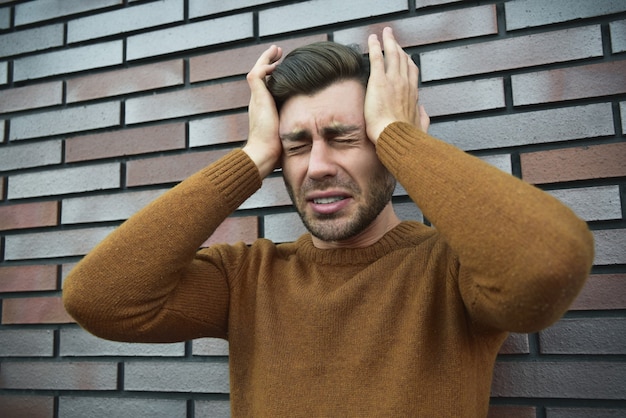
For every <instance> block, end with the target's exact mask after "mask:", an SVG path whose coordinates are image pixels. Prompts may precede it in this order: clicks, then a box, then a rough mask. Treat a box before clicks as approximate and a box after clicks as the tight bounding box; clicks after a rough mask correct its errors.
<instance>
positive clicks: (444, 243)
mask: <svg viewBox="0 0 626 418" xmlns="http://www.w3.org/2000/svg"><path fill="white" fill-rule="evenodd" d="M368 44H369V53H370V54H369V63H370V67H371V70H370V74H369V76H368V75H367V68H365V67H366V66H364V65H363V62H362V59H361V57H360V56H359V55H358V54H355V53H353V52H351V50H350V49H349V48H345V47H341V46H338V45H335V44H332V43H322V44H316V45H312V46H309V47H304V48H301V49H299V50H296V51H295V52H294V53H292V54H290V55H289V56H287V57H286V58H285V60H284V61H283V63H281V64H280V65H277V61H278V60H279V59H280V58H281V55H282V51H281V49H280V48H278V47H276V46H272V47H270V48H269V49H268V50H267V51H265V52H264V53H263V54H262V55H261V57H260V58H259V60H258V61H257V63H256V64H255V66H254V67H253V68H252V70H251V71H250V73H249V74H248V82H249V85H250V89H251V100H250V108H249V114H250V134H249V140H248V142H247V144H246V145H245V146H244V147H243V149H242V150H235V151H233V152H232V153H230V154H228V155H227V156H226V157H224V158H222V159H221V160H219V161H218V162H216V163H214V164H212V165H210V166H208V167H207V168H205V169H203V170H202V171H200V172H199V173H197V174H195V175H193V176H191V177H190V178H189V179H187V180H185V181H184V182H182V183H181V184H180V185H178V186H177V187H175V188H173V189H172V190H171V191H169V192H168V193H166V194H165V195H164V196H162V197H160V198H159V199H157V200H156V201H155V202H153V203H152V204H151V205H149V206H148V207H147V208H145V209H143V210H142V211H140V212H139V213H138V214H136V215H135V216H133V217H132V218H131V219H129V220H128V221H127V222H125V223H124V224H123V225H122V226H121V227H120V228H118V229H117V230H116V231H115V232H113V233H112V234H111V235H110V236H109V237H108V238H107V239H105V240H104V242H103V243H101V244H100V245H99V246H98V247H97V248H95V249H94V250H93V251H92V252H91V253H90V254H89V255H88V256H87V257H85V259H84V260H83V261H82V262H81V263H79V265H77V266H76V267H75V268H74V269H73V271H72V273H71V274H70V276H69V277H68V278H67V280H66V283H65V289H64V301H65V304H66V307H67V310H68V312H70V313H71V314H72V315H73V316H74V317H75V318H76V320H77V321H78V323H79V324H81V325H82V326H83V327H85V328H86V329H87V330H89V331H91V332H93V333H94V334H96V335H99V336H101V337H103V338H109V339H113V340H121V341H143V342H167V341H180V340H188V339H191V338H197V337H205V336H213V337H221V338H227V339H228V340H229V342H230V345H229V346H230V368H231V372H230V376H231V380H230V382H231V403H232V406H231V410H232V414H233V416H246V417H247V416H254V417H262V416H268V417H284V416H289V417H318V416H355V417H356V416H358V417H362V416H394V417H396V416H420V417H462V416H463V417H480V416H483V417H484V416H486V414H487V410H488V404H489V390H490V383H491V375H492V370H493V365H494V362H495V358H496V355H497V352H498V350H499V347H500V345H501V343H502V342H503V341H504V339H505V338H506V335H507V332H509V331H515V332H534V331H537V330H539V329H541V328H544V327H546V326H548V325H550V324H551V323H553V322H554V321H556V320H557V319H558V318H559V317H560V316H561V315H562V314H563V313H564V312H565V311H566V310H567V307H568V306H569V304H570V303H571V302H572V300H573V299H574V298H575V296H576V294H577V293H578V291H579V290H580V289H581V287H582V285H583V282H584V280H585V278H586V277H587V275H588V273H589V269H590V267H591V263H592V259H593V243H592V238H591V234H590V232H589V230H588V228H587V226H586V224H585V223H584V222H583V221H581V220H580V219H578V218H577V217H576V216H575V215H574V214H573V213H572V212H571V211H570V210H569V209H567V208H566V207H565V206H563V205H562V204H560V203H559V202H558V201H557V200H555V199H554V198H552V197H550V196H549V195H547V194H545V193H543V192H541V191H540V190H538V189H536V188H534V187H532V186H530V185H528V184H526V183H524V182H522V181H521V180H519V179H516V178H514V177H512V176H510V175H508V174H506V173H503V172H501V171H499V170H497V169H496V168H493V167H491V166H489V165H487V164H485V163H483V162H482V161H480V160H479V159H476V158H474V157H472V156H470V155H468V154H466V153H464V152H462V151H461V150H459V149H457V148H455V147H452V146H450V145H448V144H446V143H444V142H442V141H439V140H437V139H435V138H432V137H430V136H429V135H427V134H426V130H427V128H428V125H429V121H428V116H427V115H426V113H425V112H424V111H423V109H422V108H419V107H418V106H417V99H418V91H417V79H418V70H417V67H416V66H415V64H414V63H413V62H412V60H411V59H410V57H409V56H408V55H407V54H406V53H404V51H402V49H401V48H400V46H399V45H398V44H397V42H396V41H395V39H394V37H393V34H392V32H391V30H390V29H389V28H386V29H385V30H384V31H383V45H382V46H384V51H385V52H384V56H383V53H382V49H383V48H382V46H381V44H380V42H379V40H378V38H377V37H376V36H375V35H372V36H370V38H369V39H368ZM330 75H332V77H331V76H330ZM267 76H270V77H269V79H268V81H267V84H266V77H267ZM366 82H367V86H365V84H366ZM268 87H269V90H268ZM270 91H271V92H272V93H270ZM279 116H280V117H279ZM278 165H282V170H283V175H284V179H285V183H286V185H287V189H288V190H289V193H290V195H291V198H292V200H293V203H294V206H295V207H296V209H297V211H298V213H299V214H300V216H301V218H302V220H303V222H304V223H305V225H306V227H307V228H308V230H309V231H310V234H306V235H304V236H302V237H300V238H299V239H298V240H297V241H296V242H294V243H288V244H280V245H276V244H274V243H271V242H269V241H268V240H265V239H259V240H257V241H256V242H255V243H254V244H253V245H251V246H246V245H244V244H236V245H215V246H212V247H211V248H208V249H202V250H200V251H197V252H196V250H197V248H198V247H199V246H200V244H201V243H202V242H203V241H205V240H206V238H207V237H208V236H209V235H210V234H211V233H212V232H213V231H214V230H215V229H216V228H217V227H218V225H219V224H220V223H221V222H222V221H223V220H224V219H225V218H226V217H227V216H228V215H229V214H230V213H232V212H233V211H234V210H235V209H236V208H237V207H238V206H239V205H240V204H241V203H242V202H243V201H244V200H245V199H247V198H248V197H249V196H250V195H251V194H252V193H254V192H255V191H256V190H257V189H258V188H259V187H260V186H261V180H262V179H263V178H264V177H265V176H267V175H268V174H269V173H270V172H272V170H273V169H274V168H275V167H276V166H278ZM394 178H395V179H397V180H398V181H399V182H400V183H401V184H402V186H403V187H404V188H405V189H406V190H407V192H408V193H409V195H410V196H411V198H412V199H413V200H414V201H415V202H416V203H418V204H419V206H420V208H421V209H422V210H423V212H424V214H425V215H426V216H427V217H428V219H429V220H431V221H432V222H433V225H434V226H435V228H429V227H426V226H425V225H423V224H421V223H418V222H400V221H399V219H398V218H397V216H396V215H395V213H394V211H393V207H392V205H391V203H390V200H391V193H392V191H393V187H394V181H395V180H394Z"/></svg>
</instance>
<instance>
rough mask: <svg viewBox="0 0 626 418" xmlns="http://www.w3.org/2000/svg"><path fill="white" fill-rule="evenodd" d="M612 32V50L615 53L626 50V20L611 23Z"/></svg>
mask: <svg viewBox="0 0 626 418" xmlns="http://www.w3.org/2000/svg"><path fill="white" fill-rule="evenodd" d="M609 28H610V32H611V51H612V52H613V53H614V54H617V53H619V52H624V51H626V20H618V21H616V22H611V23H610V24H609Z"/></svg>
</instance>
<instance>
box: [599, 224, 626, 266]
mask: <svg viewBox="0 0 626 418" xmlns="http://www.w3.org/2000/svg"><path fill="white" fill-rule="evenodd" d="M593 236H594V240H595V244H596V258H595V260H594V264H595V265H611V264H626V229H604V230H597V231H593Z"/></svg>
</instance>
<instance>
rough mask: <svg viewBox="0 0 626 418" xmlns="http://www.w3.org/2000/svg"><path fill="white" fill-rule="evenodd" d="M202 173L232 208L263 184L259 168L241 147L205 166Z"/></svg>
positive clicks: (236, 206)
mask: <svg viewBox="0 0 626 418" xmlns="http://www.w3.org/2000/svg"><path fill="white" fill-rule="evenodd" d="M201 175H203V176H205V177H208V178H210V179H211V181H212V184H214V185H215V187H216V188H217V189H218V190H219V191H220V193H221V194H222V196H223V197H224V202H225V203H226V205H227V206H228V208H229V209H231V210H235V209H237V208H238V207H239V206H240V205H241V204H242V203H243V202H245V201H246V199H248V198H249V197H250V196H251V195H252V194H253V193H254V192H256V191H257V190H258V189H260V188H261V185H262V180H261V176H260V175H259V170H258V169H257V167H256V165H255V164H254V162H253V161H252V160H251V159H250V157H248V155H247V154H246V153H245V152H243V151H242V150H241V149H236V150H233V151H231V152H229V153H228V154H226V155H225V156H224V157H222V158H221V159H219V160H218V161H217V162H215V163H214V164H211V165H209V166H208V167H207V168H205V169H204V170H203V171H202V172H201Z"/></svg>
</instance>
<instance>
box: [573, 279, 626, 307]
mask: <svg viewBox="0 0 626 418" xmlns="http://www.w3.org/2000/svg"><path fill="white" fill-rule="evenodd" d="M570 309H571V310H574V311H586V310H600V309H609V310H610V309H626V274H592V275H591V276H590V277H589V280H587V283H586V284H585V287H583V290H582V291H581V292H580V294H579V295H578V297H577V298H576V300H574V303H572V306H571V307H570Z"/></svg>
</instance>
